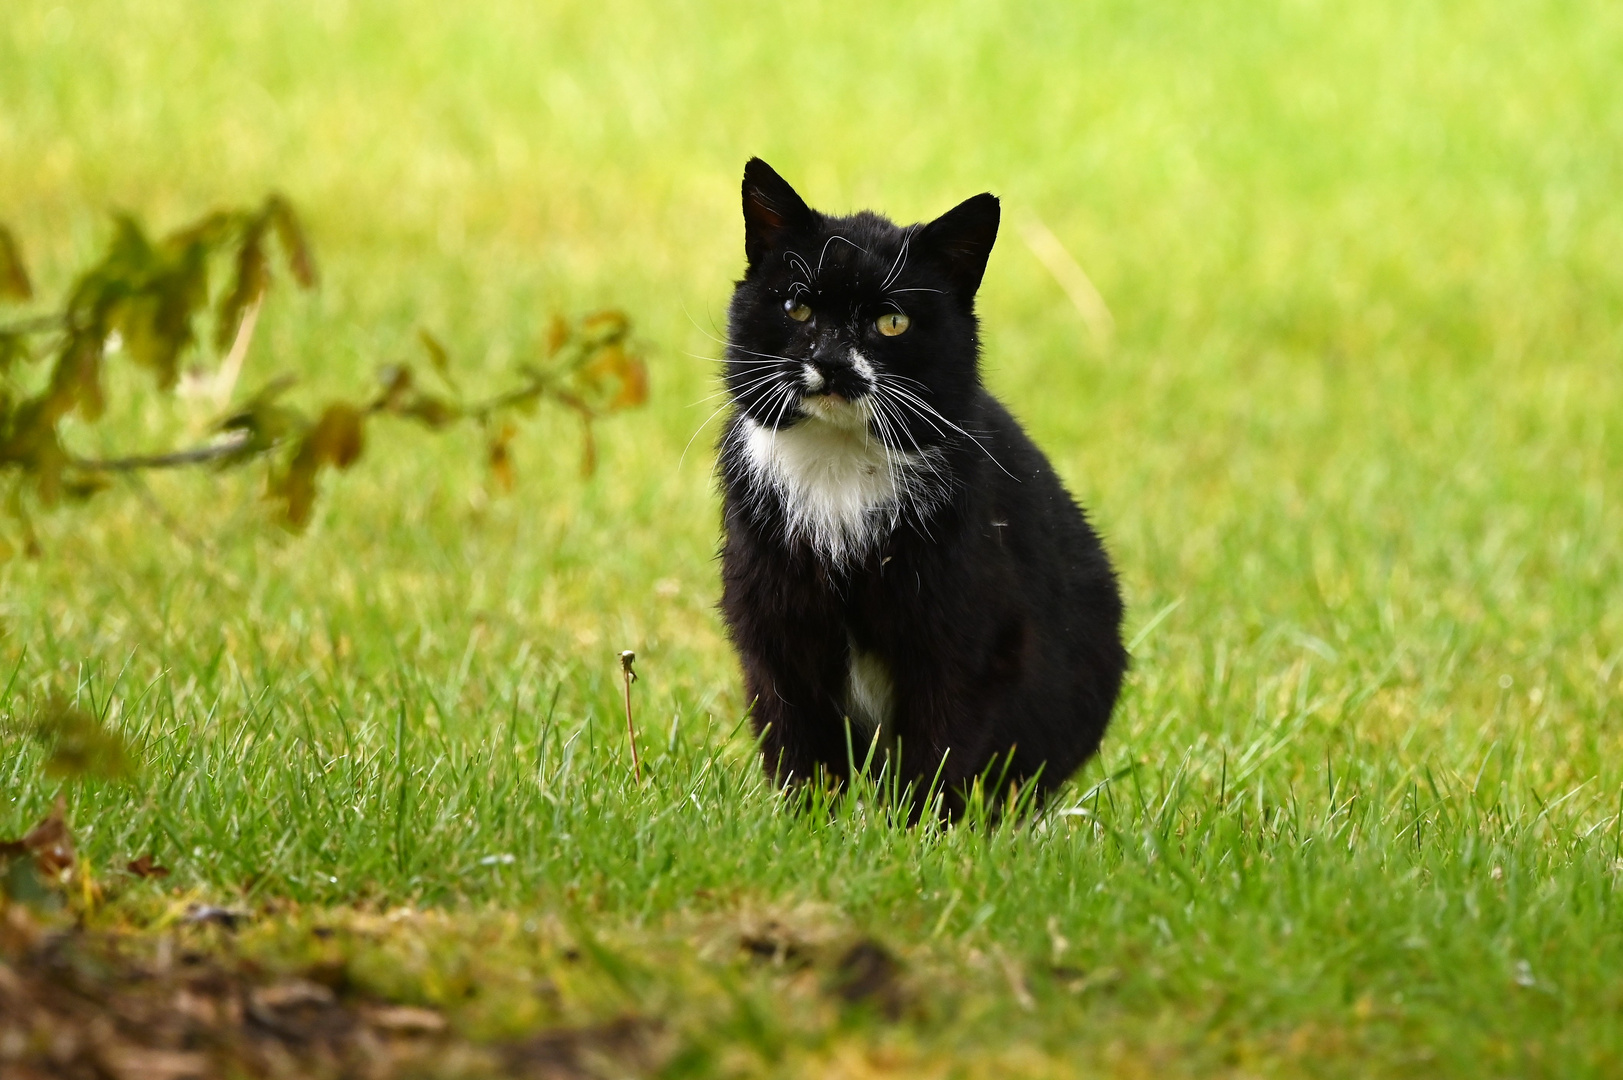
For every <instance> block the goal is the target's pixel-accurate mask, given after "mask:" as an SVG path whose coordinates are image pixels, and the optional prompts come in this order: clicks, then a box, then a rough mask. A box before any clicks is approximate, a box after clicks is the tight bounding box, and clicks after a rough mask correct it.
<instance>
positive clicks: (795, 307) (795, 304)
mask: <svg viewBox="0 0 1623 1080" xmlns="http://www.w3.org/2000/svg"><path fill="white" fill-rule="evenodd" d="M783 313H784V314H785V315H787V316H789V317H790V318H791V319H793V320H794V321H795V322H805V321H806V320H807V319H809V318H811V308H809V307H807V306H806V305H805V304H802V303H801V302H800V301H799V300H796V299H795V298H794V297H792V296H791V297H790V298H789V299H787V300H785V301H784V302H783Z"/></svg>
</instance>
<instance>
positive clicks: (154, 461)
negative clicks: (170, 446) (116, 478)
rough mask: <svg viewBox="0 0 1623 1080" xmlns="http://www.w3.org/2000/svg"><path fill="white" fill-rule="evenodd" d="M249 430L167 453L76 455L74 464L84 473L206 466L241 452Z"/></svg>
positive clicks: (230, 433) (235, 432)
mask: <svg viewBox="0 0 1623 1080" xmlns="http://www.w3.org/2000/svg"><path fill="white" fill-rule="evenodd" d="M248 439H249V433H248V432H246V431H232V432H228V433H227V434H226V436H225V437H224V438H222V439H220V440H219V441H218V442H211V443H205V444H204V445H202V446H194V447H192V448H191V449H189V450H174V451H171V452H169V453H167V454H136V455H134V456H132V457H121V458H74V459H73V467H74V468H75V469H80V470H82V471H84V472H136V471H138V470H141V469H179V468H184V467H185V466H187V465H202V464H206V463H207V462H210V461H218V460H220V459H221V458H225V457H230V456H231V455H232V454H236V453H240V452H241V451H242V448H243V447H244V446H245V445H246V444H247V442H248Z"/></svg>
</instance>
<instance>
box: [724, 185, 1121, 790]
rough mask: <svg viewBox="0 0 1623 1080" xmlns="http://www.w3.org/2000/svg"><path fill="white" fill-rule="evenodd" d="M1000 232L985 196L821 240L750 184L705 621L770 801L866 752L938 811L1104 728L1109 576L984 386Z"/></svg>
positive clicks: (807, 212)
mask: <svg viewBox="0 0 1623 1080" xmlns="http://www.w3.org/2000/svg"><path fill="white" fill-rule="evenodd" d="M998 217H999V212H998V201H997V199H996V198H994V197H993V196H992V195H989V194H988V195H977V196H975V197H974V198H972V199H969V200H968V201H966V202H964V203H962V204H961V205H959V206H957V207H955V208H954V209H952V210H950V211H948V212H947V213H946V214H944V215H942V216H941V217H939V218H937V219H936V220H935V221H932V222H930V223H929V224H928V225H910V226H908V227H906V228H900V227H898V226H896V225H895V224H893V223H892V222H890V221H889V220H888V219H886V218H883V217H881V216H879V215H877V214H873V213H867V212H864V213H859V214H856V215H853V216H851V217H830V216H826V215H824V214H820V213H817V212H816V211H814V210H811V209H810V208H809V207H807V205H806V204H805V202H803V201H802V200H801V198H800V196H799V195H797V194H796V193H795V191H794V189H793V188H791V187H790V186H789V185H788V183H786V182H785V181H784V180H783V178H782V177H780V176H779V175H778V174H777V173H776V172H774V171H773V170H772V168H771V167H770V166H769V165H767V164H766V163H765V162H764V161H761V160H760V159H759V158H755V159H752V160H751V161H750V162H749V164H748V165H746V166H745V167H744V253H745V256H746V259H747V261H748V264H749V265H748V269H747V271H746V272H745V275H744V279H743V280H742V281H740V282H739V283H738V285H737V288H736V289H735V291H734V293H733V299H732V305H731V308H730V310H729V314H728V344H727V356H726V364H727V367H726V382H727V390H728V392H729V394H730V396H731V399H732V415H731V417H730V420H729V422H728V426H727V428H726V431H725V433H724V434H723V436H722V438H721V443H720V448H719V449H720V463H719V471H720V474H721V481H722V488H723V502H724V505H723V524H724V527H725V530H726V536H725V539H724V541H723V548H722V580H723V593H722V601H721V608H722V612H723V615H724V616H725V618H726V621H727V625H728V628H729V630H730V632H731V635H732V639H733V643H734V644H735V645H736V646H737V648H738V652H739V655H740V657H741V658H742V660H743V667H744V682H745V690H746V694H747V696H748V697H749V698H750V699H752V700H753V702H754V713H753V719H754V724H755V728H756V731H757V734H758V735H759V736H760V739H761V746H762V750H763V752H764V754H765V764H766V767H767V769H768V770H769V771H771V772H772V773H773V774H774V775H775V776H776V777H777V779H778V780H779V781H780V782H783V783H788V782H791V781H795V780H805V779H810V778H813V777H816V776H817V775H818V774H820V773H821V774H822V775H823V776H825V777H826V778H830V779H836V780H837V779H841V778H844V777H846V776H847V775H848V773H849V771H850V767H851V763H852V762H853V760H854V761H855V762H857V763H858V764H860V763H861V762H862V761H863V760H864V759H865V758H866V757H867V756H868V754H869V752H870V749H872V750H874V751H876V755H875V758H874V760H875V761H880V762H882V761H885V760H889V761H890V762H891V769H892V772H891V773H890V775H891V776H892V777H893V778H896V779H899V780H900V781H901V782H902V783H903V784H909V783H911V784H913V785H914V798H915V800H917V799H918V798H919V797H920V795H922V794H923V793H924V792H926V791H928V790H929V789H930V788H931V787H932V786H936V787H937V788H938V789H939V790H941V791H942V792H944V794H945V802H944V808H945V809H946V811H947V812H948V813H949V814H953V813H957V812H959V811H960V810H961V809H962V806H963V798H964V795H965V792H966V791H967V789H968V786H969V785H970V784H971V783H972V782H973V781H974V780H975V778H976V777H978V776H982V775H983V774H985V775H989V776H990V777H991V781H992V793H993V794H994V795H995V794H997V793H998V790H999V789H998V786H997V785H998V782H999V781H1000V780H1001V783H1002V784H1003V785H1004V786H1007V785H1008V784H1010V783H1015V782H1027V781H1031V780H1033V778H1035V782H1036V787H1037V790H1038V791H1040V792H1046V791H1048V790H1050V789H1052V788H1053V787H1054V786H1056V785H1058V784H1059V783H1061V782H1062V781H1063V780H1065V778H1066V777H1068V776H1070V774H1071V773H1072V772H1073V771H1075V770H1076V768H1077V767H1078V766H1079V765H1081V764H1082V763H1083V762H1084V761H1086V760H1087V758H1088V757H1089V756H1090V755H1091V754H1092V753H1093V752H1094V750H1095V749H1096V748H1097V747H1098V745H1099V739H1100V737H1101V736H1102V735H1103V734H1104V730H1105V725H1106V724H1107V723H1108V722H1109V720H1110V712H1111V709H1112V707H1113V706H1114V705H1115V702H1116V695H1117V692H1118V691H1119V689H1120V687H1121V680H1122V674H1123V672H1124V671H1125V669H1126V667H1127V654H1126V651H1125V650H1124V649H1123V648H1122V644H1121V618H1122V604H1121V596H1120V593H1119V591H1118V589H1117V586H1116V577H1115V574H1114V573H1113V572H1112V570H1111V568H1110V563H1109V560H1108V559H1107V558H1106V556H1105V552H1104V549H1103V548H1102V547H1101V546H1100V544H1099V539H1098V537H1097V536H1095V535H1094V533H1093V531H1092V530H1091V529H1090V528H1089V527H1088V524H1087V521H1086V519H1085V518H1084V517H1083V515H1082V511H1081V510H1080V509H1079V508H1078V507H1077V505H1076V503H1075V502H1074V501H1073V500H1072V499H1071V496H1070V495H1069V494H1068V493H1067V492H1066V490H1065V488H1064V486H1063V485H1061V483H1060V481H1059V478H1058V477H1057V476H1055V475H1054V470H1053V469H1052V468H1051V467H1050V466H1049V464H1048V461H1047V459H1046V458H1044V457H1043V454H1042V452H1041V451H1040V450H1038V449H1037V447H1036V446H1035V445H1033V444H1032V442H1031V440H1030V439H1029V438H1027V437H1026V435H1025V433H1024V432H1023V431H1022V430H1021V428H1020V425H1019V424H1018V423H1016V422H1015V420H1014V418H1013V417H1011V416H1010V415H1009V413H1008V411H1007V410H1005V409H1004V408H1003V406H1002V405H1000V404H999V403H998V402H997V400H996V399H994V398H993V397H992V395H991V394H989V393H988V392H987V391H986V389H985V388H984V387H983V386H982V385H981V381H980V374H979V371H978V364H979V355H980V341H979V337H978V323H977V320H976V317H975V291H976V289H978V288H979V287H980V283H981V275H982V273H983V272H984V271H985V269H986V260H987V257H988V256H989V255H990V254H991V251H992V243H993V241H994V240H995V239H996V238H997V228H998ZM847 722H849V729H850V735H849V741H848V736H847ZM916 810H917V806H916V805H915V811H916Z"/></svg>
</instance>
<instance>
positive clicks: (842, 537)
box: [739, 398, 940, 563]
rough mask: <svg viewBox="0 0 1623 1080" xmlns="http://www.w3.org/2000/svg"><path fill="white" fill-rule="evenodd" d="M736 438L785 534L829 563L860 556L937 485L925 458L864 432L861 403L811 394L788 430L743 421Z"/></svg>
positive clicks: (865, 424) (928, 497) (865, 423)
mask: <svg viewBox="0 0 1623 1080" xmlns="http://www.w3.org/2000/svg"><path fill="white" fill-rule="evenodd" d="M739 436H740V439H741V442H742V446H743V451H744V454H743V457H744V460H745V461H746V462H747V463H748V465H749V469H750V473H751V476H752V479H753V480H754V481H755V482H756V483H757V484H761V485H763V486H766V487H770V488H772V489H774V490H775V491H776V492H777V493H778V496H779V498H780V499H781V501H782V503H783V506H784V512H785V515H786V523H785V524H786V528H787V531H788V534H789V536H788V538H789V539H804V540H806V541H807V542H808V543H810V544H811V545H812V547H813V548H814V549H816V551H817V552H818V553H819V554H821V555H822V556H823V557H824V558H825V559H827V560H829V561H830V562H834V563H840V562H844V561H845V560H847V559H850V558H855V557H860V556H861V555H863V554H864V553H865V552H867V551H868V550H869V549H870V548H872V546H873V545H874V544H876V543H877V542H878V541H880V540H882V539H883V538H884V537H885V535H886V534H888V533H889V532H890V530H891V529H892V528H894V527H895V525H896V522H897V520H898V519H899V518H900V516H901V513H902V511H903V510H904V509H906V508H907V507H908V506H913V507H915V508H918V509H923V508H924V506H923V505H922V504H923V503H924V502H928V501H933V498H934V495H933V492H935V490H936V489H937V488H939V486H940V485H939V484H938V483H937V482H936V480H935V476H934V469H933V468H932V467H931V465H930V463H929V462H927V461H925V460H924V459H922V458H921V457H920V456H919V455H917V454H911V453H906V452H903V451H899V450H893V449H891V448H889V447H887V446H886V445H885V444H884V443H883V442H881V441H880V439H879V437H878V436H877V435H875V434H873V433H872V432H870V431H869V430H868V420H867V409H866V408H865V407H864V406H862V405H850V404H844V403H838V402H830V401H828V400H827V399H820V398H813V399H809V400H808V401H807V415H806V416H805V418H804V419H802V420H801V421H800V422H799V423H797V424H795V425H794V426H793V427H785V428H779V429H777V430H773V429H772V428H769V427H766V426H764V425H762V424H758V423H756V422H755V421H754V420H751V419H748V418H745V419H744V420H743V422H742V424H741V425H740V430H739Z"/></svg>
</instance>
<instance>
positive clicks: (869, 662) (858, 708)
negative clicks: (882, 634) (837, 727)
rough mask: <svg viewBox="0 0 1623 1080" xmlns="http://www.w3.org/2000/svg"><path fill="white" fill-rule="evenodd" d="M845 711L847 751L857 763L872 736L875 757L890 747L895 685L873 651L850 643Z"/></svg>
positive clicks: (871, 742)
mask: <svg viewBox="0 0 1623 1080" xmlns="http://www.w3.org/2000/svg"><path fill="white" fill-rule="evenodd" d="M845 713H846V715H847V716H849V717H850V718H851V750H852V752H853V753H854V754H855V755H856V758H857V760H858V761H859V762H860V761H861V760H862V759H863V758H865V757H867V755H868V747H869V746H870V745H872V744H873V742H874V739H875V737H877V738H878V742H879V745H878V746H877V747H876V748H875V751H876V755H877V757H876V760H878V759H882V758H883V757H884V755H885V754H886V753H888V752H889V751H890V749H891V744H892V741H893V739H894V737H895V733H896V732H895V718H896V685H895V683H893V682H892V681H891V678H890V668H889V667H888V666H886V664H885V662H884V661H883V660H881V659H879V657H877V656H875V655H874V654H873V653H868V652H863V651H862V650H860V649H858V648H857V647H856V646H855V645H852V646H851V667H850V670H849V672H848V673H847V675H846V684H845Z"/></svg>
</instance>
